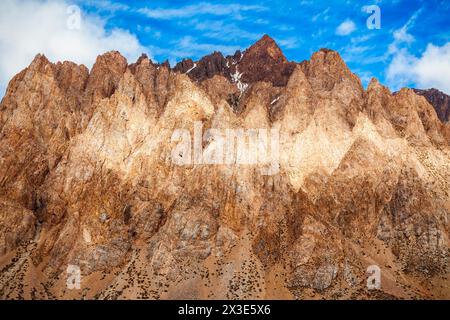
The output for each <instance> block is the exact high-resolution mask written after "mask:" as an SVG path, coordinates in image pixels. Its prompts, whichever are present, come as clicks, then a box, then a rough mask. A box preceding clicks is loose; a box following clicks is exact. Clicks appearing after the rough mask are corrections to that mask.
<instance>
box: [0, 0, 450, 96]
mask: <svg viewBox="0 0 450 320" xmlns="http://www.w3.org/2000/svg"><path fill="white" fill-rule="evenodd" d="M11 1H12V2H14V3H15V4H17V3H22V2H24V3H37V4H38V5H48V4H49V3H52V1H39V0H16V1H13V0H6V3H8V2H11ZM3 3H4V1H2V4H0V7H1V6H3V5H4V4H3ZM63 3H64V4H65V5H66V6H69V5H71V4H76V5H78V6H79V7H80V8H81V13H82V17H83V19H89V21H90V23H91V24H95V21H97V20H96V19H98V21H100V22H99V25H101V28H102V30H101V31H100V33H99V34H101V35H99V36H98V37H99V38H98V40H97V42H98V43H104V45H103V46H98V48H96V50H97V51H100V50H102V49H104V48H105V49H109V48H110V47H111V46H112V45H113V44H116V45H117V48H115V49H118V50H119V51H121V49H122V51H126V52H125V55H126V56H127V58H129V59H135V58H136V56H137V55H138V51H143V52H146V53H148V55H149V56H150V57H152V58H153V59H154V60H156V61H159V62H161V61H163V60H165V59H169V61H170V62H171V64H174V63H175V62H177V61H180V60H181V59H182V58H192V59H199V58H201V57H202V56H204V55H206V54H209V53H211V52H213V51H215V50H217V51H222V52H223V53H224V54H232V53H234V51H235V50H237V49H245V48H247V47H248V46H250V45H251V44H252V43H254V42H255V41H256V40H258V39H259V38H260V37H261V36H262V35H264V34H269V35H270V36H271V37H273V38H274V39H275V40H276V41H277V42H278V44H279V45H280V47H281V48H282V50H283V52H284V53H285V55H286V56H287V58H288V59H290V60H294V61H302V60H304V59H309V57H310V56H311V54H312V53H313V52H315V51H317V50H319V49H320V48H322V47H326V48H330V49H334V50H337V51H339V53H340V54H341V56H342V57H343V59H344V60H345V61H346V63H347V64H348V65H349V67H350V68H351V70H352V71H353V72H355V73H357V74H358V75H359V76H360V77H361V79H362V80H363V83H364V84H367V83H368V81H369V80H370V78H371V77H377V78H378V79H380V81H381V82H383V83H384V84H386V85H389V86H390V87H391V88H392V89H394V90H397V89H398V88H400V87H402V86H416V87H431V86H434V87H438V88H439V89H441V90H443V91H446V92H447V93H450V18H449V17H450V1H448V0H445V1H444V0H431V1H430V0H428V1H420V0H404V1H402V0H394V1H385V0H372V1H369V0H367V1H343V0H334V1H312V0H297V1H289V0H283V1H269V0H262V1H254V0H250V1H245V2H244V1H238V0H222V1H212V0H204V1H179V0H175V1H174V0H171V1H165V0H152V1H143V0H131V1H117V0H85V1H82V0H73V1H63ZM59 4H61V1H60V2H59ZM374 4H376V5H378V6H379V8H380V10H381V29H379V30H377V29H372V30H370V29H368V28H367V26H366V20H367V19H368V18H369V16H370V14H369V13H367V12H365V11H364V10H363V8H364V7H365V6H368V5H374ZM34 11H36V10H34ZM30 12H31V13H30V14H32V12H33V10H30ZM51 12H53V11H51ZM55 12H56V11H55ZM58 12H62V11H58ZM18 14H21V13H18ZM55 14H56V13H55ZM0 18H1V17H0ZM13 18H14V17H13ZM19 20H20V19H19ZM18 27H19V28H20V26H18ZM3 28H5V27H3ZM48 28H55V27H54V26H49V27H48ZM92 28H94V27H92ZM86 29H87V30H88V31H86ZM1 31H2V26H1V23H0V49H1V48H2V46H3V45H4V46H6V45H7V43H5V39H3V44H2V37H1ZM117 31H119V32H120V34H119V35H117V34H116V33H117ZM5 32H6V31H5ZM85 32H89V28H85ZM90 33H94V34H95V32H92V31H90ZM113 33H114V35H113V36H112V34H113ZM43 34H45V32H43ZM47 34H48V37H52V36H53V34H57V32H56V31H55V32H54V33H53V32H51V31H50V32H47ZM3 38H5V37H3ZM64 38H68V37H67V36H64ZM69 39H70V37H69ZM77 39H78V38H77ZM81 39H82V40H79V39H78V40H77V44H78V43H82V44H81V46H82V45H86V46H89V43H87V44H84V42H88V41H89V39H90V38H89V35H85V36H83V37H81ZM96 39H97V38H96ZM121 39H122V40H121ZM7 40H8V39H6V42H7ZM64 41H66V42H67V41H69V40H67V39H65V40H64ZM83 41H84V42H83ZM102 41H103V42H102ZM54 42H55V41H52V43H54ZM127 42H128V43H130V45H128V44H127ZM64 47H65V48H66V50H65V51H64V52H62V53H61V52H58V50H57V49H55V48H54V46H52V47H51V48H50V49H51V50H50V49H49V51H50V53H49V54H48V55H49V56H50V58H53V59H59V58H60V57H61V58H63V59H64V58H66V57H69V58H71V59H72V60H77V57H78V56H77V54H76V52H77V50H78V51H79V50H80V49H79V47H76V46H73V47H72V44H71V43H67V44H66V45H64ZM67 48H73V50H72V51H73V52H67V51H69V49H67ZM38 49H39V50H41V51H46V50H47V49H48V48H46V47H42V46H41V47H39V46H38ZM18 50H19V49H18ZM29 51H30V52H29V53H28V54H27V57H28V56H29V55H30V54H31V52H32V48H30V50H29ZM60 51H61V50H60ZM85 52H86V50H84V51H83V52H82V53H83V54H84V53H85ZM43 53H46V52H43ZM71 53H73V54H71ZM92 53H93V54H94V53H95V54H97V52H92ZM99 53H100V52H99ZM80 54H81V53H80ZM15 56H17V55H15ZM91 56H92V55H89V58H87V57H88V56H86V58H85V57H84V56H83V59H81V58H80V59H78V60H80V62H83V63H85V64H87V65H89V64H91V63H92V61H90V60H92V57H91ZM0 58H1V59H4V57H3V56H0ZM89 59H90V60H89ZM28 63H29V62H28ZM0 68H1V66H0ZM447 71H448V72H447ZM440 73H444V75H443V76H440V75H439V74H440ZM445 74H447V75H445Z"/></svg>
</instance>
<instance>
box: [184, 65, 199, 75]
mask: <svg viewBox="0 0 450 320" xmlns="http://www.w3.org/2000/svg"><path fill="white" fill-rule="evenodd" d="M195 68H197V64H196V63H194V66H193V67H192V68H190V69H189V70H188V71H186V74H188V73H189V72H191V71H192V70H194V69H195Z"/></svg>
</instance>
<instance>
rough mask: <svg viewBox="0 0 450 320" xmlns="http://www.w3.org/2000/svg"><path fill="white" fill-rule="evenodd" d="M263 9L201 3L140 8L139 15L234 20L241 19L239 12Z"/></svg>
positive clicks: (164, 17)
mask: <svg viewBox="0 0 450 320" xmlns="http://www.w3.org/2000/svg"><path fill="white" fill-rule="evenodd" d="M264 10H266V8H265V7H263V6H259V5H242V4H237V3H231V4H212V3H207V2H202V3H199V4H193V5H188V6H184V7H180V8H175V9H172V8H171V9H167V8H156V9H151V8H141V9H139V10H138V12H139V13H141V14H144V15H146V16H147V17H149V18H153V19H174V18H190V17H194V16H197V15H205V14H209V15H215V16H230V15H231V16H233V17H234V18H242V17H241V12H244V11H264Z"/></svg>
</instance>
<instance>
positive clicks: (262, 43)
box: [245, 34, 287, 62]
mask: <svg viewBox="0 0 450 320" xmlns="http://www.w3.org/2000/svg"><path fill="white" fill-rule="evenodd" d="M245 55H246V56H248V57H249V58H254V57H265V58H268V59H270V60H273V61H279V62H286V61H287V59H286V57H285V56H284V54H283V52H282V51H281V49H280V47H279V46H278V44H277V43H276V42H275V40H273V39H272V38H271V37H270V36H268V35H267V34H265V35H264V36H263V37H262V38H261V39H259V40H258V41H257V42H255V44H253V45H252V46H251V47H250V48H248V49H247V50H246V51H245Z"/></svg>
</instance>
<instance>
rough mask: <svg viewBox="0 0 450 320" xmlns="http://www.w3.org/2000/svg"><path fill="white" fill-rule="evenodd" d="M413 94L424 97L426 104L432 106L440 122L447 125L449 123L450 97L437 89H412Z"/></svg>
mask: <svg viewBox="0 0 450 320" xmlns="http://www.w3.org/2000/svg"><path fill="white" fill-rule="evenodd" d="M414 92H415V93H417V94H419V95H421V96H424V97H425V98H426V99H427V100H428V102H429V103H430V104H431V105H432V106H434V108H435V109H436V112H437V115H438V117H439V119H441V121H442V122H447V123H448V122H449V121H450V96H448V95H446V94H445V93H443V92H441V91H439V90H437V89H428V90H420V89H414Z"/></svg>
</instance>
